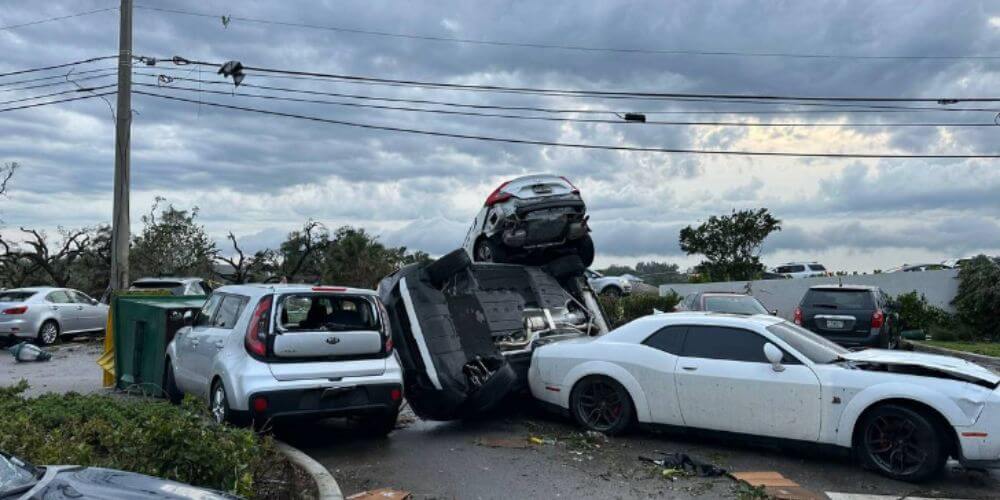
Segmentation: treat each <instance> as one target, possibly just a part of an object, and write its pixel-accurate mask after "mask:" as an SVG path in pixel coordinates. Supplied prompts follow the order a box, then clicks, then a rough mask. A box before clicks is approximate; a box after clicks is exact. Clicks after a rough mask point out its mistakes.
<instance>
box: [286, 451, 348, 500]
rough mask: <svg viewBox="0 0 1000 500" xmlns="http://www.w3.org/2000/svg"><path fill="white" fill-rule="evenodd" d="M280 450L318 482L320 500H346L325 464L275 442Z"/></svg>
mask: <svg viewBox="0 0 1000 500" xmlns="http://www.w3.org/2000/svg"><path fill="white" fill-rule="evenodd" d="M274 443H275V444H276V445H277V446H278V450H280V451H281V452H282V453H284V454H285V456H287V457H288V459H289V460H291V461H292V463H294V464H295V465H298V466H299V467H302V469H304V470H305V471H306V473H308V474H309V475H310V476H312V478H313V481H315V482H316V489H317V490H319V500H344V494H343V493H341V492H340V485H339V484H337V480H336V479H334V477H333V475H332V474H330V471H328V470H326V467H323V464H321V463H319V462H317V461H316V460H313V458H312V457H310V456H309V455H306V454H305V453H303V452H302V451H300V450H299V449H298V448H296V447H294V446H292V445H289V444H286V443H283V442H281V441H278V440H275V441H274Z"/></svg>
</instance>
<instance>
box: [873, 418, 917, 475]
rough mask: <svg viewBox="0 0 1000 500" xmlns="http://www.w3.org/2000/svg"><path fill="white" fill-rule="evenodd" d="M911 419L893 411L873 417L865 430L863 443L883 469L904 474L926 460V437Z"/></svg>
mask: <svg viewBox="0 0 1000 500" xmlns="http://www.w3.org/2000/svg"><path fill="white" fill-rule="evenodd" d="M920 434H921V433H920V432H919V430H918V429H917V425H916V424H915V423H913V421H912V420H910V419H908V418H905V417H901V416H895V415H885V416H880V417H878V418H876V419H875V420H874V421H873V422H872V423H871V424H869V425H868V429H867V430H866V431H865V445H866V446H867V447H868V454H869V456H871V458H872V460H873V461H874V462H875V464H876V465H878V466H879V467H880V468H882V469H883V470H886V471H888V472H891V473H893V474H898V475H901V476H905V475H908V474H912V473H914V472H916V471H917V470H919V469H920V468H921V467H922V466H923V465H924V463H925V462H926V461H927V452H926V451H924V450H925V449H926V445H927V443H926V442H925V441H926V439H925V438H924V437H923V436H921V435H920Z"/></svg>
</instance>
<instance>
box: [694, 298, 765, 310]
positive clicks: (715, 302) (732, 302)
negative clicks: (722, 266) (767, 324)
mask: <svg viewBox="0 0 1000 500" xmlns="http://www.w3.org/2000/svg"><path fill="white" fill-rule="evenodd" d="M704 300H705V310H706V311H712V312H720V313H730V314H769V313H768V312H767V309H765V308H764V306H762V305H760V302H757V299H755V298H753V297H747V296H745V295H743V296H741V295H706V296H705V299H704Z"/></svg>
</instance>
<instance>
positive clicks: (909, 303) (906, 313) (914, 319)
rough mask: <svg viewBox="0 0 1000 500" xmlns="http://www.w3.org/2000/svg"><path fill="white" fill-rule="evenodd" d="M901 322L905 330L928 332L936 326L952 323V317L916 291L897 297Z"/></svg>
mask: <svg viewBox="0 0 1000 500" xmlns="http://www.w3.org/2000/svg"><path fill="white" fill-rule="evenodd" d="M896 303H897V305H898V308H899V320H900V323H901V326H902V329H903V330H924V331H928V330H930V329H931V328H932V327H934V326H935V325H942V324H945V323H949V322H951V317H950V316H951V315H949V314H948V312H947V311H945V310H944V309H941V308H940V307H936V306H932V305H931V304H930V303H928V302H927V297H925V296H924V295H923V294H921V293H918V292H917V291H916V290H914V291H912V292H909V293H904V294H901V295H899V296H898V297H896Z"/></svg>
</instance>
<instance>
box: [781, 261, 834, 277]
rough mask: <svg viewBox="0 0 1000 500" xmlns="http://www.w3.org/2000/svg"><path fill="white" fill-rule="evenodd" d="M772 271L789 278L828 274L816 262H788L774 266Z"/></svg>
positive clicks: (821, 265) (824, 268)
mask: <svg viewBox="0 0 1000 500" xmlns="http://www.w3.org/2000/svg"><path fill="white" fill-rule="evenodd" d="M774 273H775V274H780V275H782V276H786V277H789V278H820V277H823V276H829V275H830V273H828V272H827V270H826V267H824V266H823V264H820V263H818V262H789V263H787V264H781V265H780V266H777V267H775V268H774Z"/></svg>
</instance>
